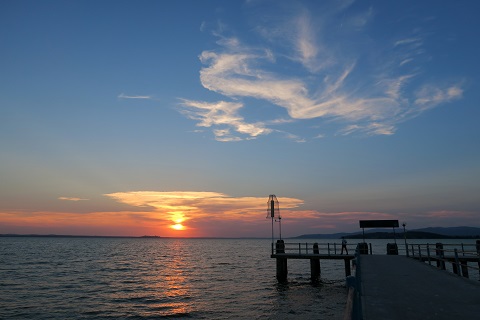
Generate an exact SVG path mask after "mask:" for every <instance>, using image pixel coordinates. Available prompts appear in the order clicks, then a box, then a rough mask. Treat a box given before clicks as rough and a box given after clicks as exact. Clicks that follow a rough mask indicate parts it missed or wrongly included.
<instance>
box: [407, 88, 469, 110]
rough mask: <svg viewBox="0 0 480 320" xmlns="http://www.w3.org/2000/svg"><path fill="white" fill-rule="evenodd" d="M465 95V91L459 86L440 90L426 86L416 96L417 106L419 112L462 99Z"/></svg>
mask: <svg viewBox="0 0 480 320" xmlns="http://www.w3.org/2000/svg"><path fill="white" fill-rule="evenodd" d="M462 95H463V89H462V88H460V87H459V86H458V85H453V86H450V87H448V88H438V87H434V86H430V85H429V86H424V87H422V88H421V89H420V90H419V91H418V92H417V94H416V99H415V105H417V106H418V107H419V110H421V111H423V110H426V109H430V108H433V107H435V106H437V105H439V104H440V103H444V102H449V101H452V100H455V99H460V98H461V97H462Z"/></svg>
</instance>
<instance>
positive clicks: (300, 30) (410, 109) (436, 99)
mask: <svg viewBox="0 0 480 320" xmlns="http://www.w3.org/2000/svg"><path fill="white" fill-rule="evenodd" d="M350 4H351V1H347V2H343V3H338V4H337V5H336V7H335V8H329V9H330V10H324V11H322V12H321V13H319V12H315V15H316V19H315V21H313V19H312V17H311V16H310V13H309V12H308V11H307V10H297V11H296V12H294V13H292V15H291V16H289V17H288V18H283V20H282V23H279V24H275V26H272V25H268V23H265V25H255V26H254V27H253V28H251V30H255V31H254V32H255V34H254V35H255V36H257V37H258V38H259V39H261V43H262V44H264V46H259V45H258V43H257V44H256V45H255V46H251V45H248V44H245V43H243V42H242V41H241V40H240V39H239V38H238V37H235V36H226V35H224V33H223V29H224V28H219V30H215V32H214V35H215V36H217V37H218V39H219V40H218V41H217V44H218V48H217V49H214V50H206V51H203V52H202V53H201V54H200V57H199V58H200V61H201V62H202V63H203V65H204V67H203V68H202V69H201V70H200V81H201V84H202V86H203V87H204V88H206V89H208V90H210V91H213V92H215V93H217V94H219V95H221V96H223V99H222V100H219V101H215V102H208V101H198V100H191V99H183V100H182V103H181V108H182V112H184V114H185V115H186V116H188V117H189V118H191V119H193V120H196V121H198V122H197V126H199V127H205V128H211V129H212V131H213V133H214V134H215V138H216V139H217V140H218V141H238V140H244V139H254V138H256V137H258V136H260V135H265V134H270V133H272V132H283V133H286V132H285V131H283V130H280V129H278V128H277V129H274V127H275V128H276V127H278V126H279V125H280V124H282V123H286V122H292V121H302V120H306V119H319V120H327V121H330V122H332V121H333V122H335V123H338V129H337V131H336V132H334V133H333V134H352V133H363V134H368V135H391V134H393V133H394V132H395V130H396V126H397V124H398V123H400V122H402V121H406V120H408V119H411V118H413V117H416V116H418V115H419V114H420V113H422V112H424V111H425V110H428V109H431V108H433V107H436V106H438V105H439V104H441V103H444V102H449V101H452V100H454V99H458V98H460V97H461V96H462V93H463V90H462V88H461V85H460V84H459V83H449V84H443V85H439V84H436V83H422V82H421V81H419V78H421V75H422V70H421V65H422V64H423V63H424V62H425V60H426V59H425V56H426V49H425V46H424V41H425V38H426V37H427V36H428V35H427V33H422V32H421V31H419V30H416V31H414V32H413V33H412V34H405V35H401V36H399V35H392V38H391V39H387V40H385V39H382V40H381V41H380V40H376V39H375V38H374V37H372V36H371V35H370V33H369V31H371V30H370V28H369V24H370V23H371V22H372V21H373V19H374V18H375V14H374V10H373V9H372V8H369V9H368V10H366V11H365V12H355V13H352V12H350V11H348V9H349V6H350ZM340 16H342V19H341V22H339V21H340V20H339V19H338V17H340ZM276 21H277V22H278V20H276ZM339 23H341V24H340V25H339ZM339 28H341V32H340V31H338V32H336V33H334V34H335V37H333V36H332V30H337V29H339ZM327 30H329V32H328V33H327ZM358 39H361V40H362V41H359V40H358ZM362 43H367V44H368V45H365V44H362ZM225 98H227V99H225ZM247 99H248V101H249V102H246V100H247ZM252 101H253V102H252ZM261 104H268V105H272V106H275V107H279V108H281V109H283V110H285V111H286V115H287V116H285V115H284V114H282V116H279V117H277V118H268V117H267V118H266V119H260V118H259V119H258V120H255V121H252V120H249V121H247V120H246V115H247V114H248V111H247V109H248V108H252V107H255V106H258V105H261ZM242 114H244V115H242ZM286 136H287V137H291V138H294V139H295V140H297V141H305V140H304V139H303V138H299V136H298V135H297V134H296V133H286ZM315 136H324V133H322V132H317V133H316V135H315Z"/></svg>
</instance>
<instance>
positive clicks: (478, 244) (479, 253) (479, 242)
mask: <svg viewBox="0 0 480 320" xmlns="http://www.w3.org/2000/svg"><path fill="white" fill-rule="evenodd" d="M475 247H476V249H477V257H478V261H477V264H478V280H479V281H480V240H477V241H476V243H475Z"/></svg>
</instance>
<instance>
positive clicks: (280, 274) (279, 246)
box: [275, 240, 288, 282]
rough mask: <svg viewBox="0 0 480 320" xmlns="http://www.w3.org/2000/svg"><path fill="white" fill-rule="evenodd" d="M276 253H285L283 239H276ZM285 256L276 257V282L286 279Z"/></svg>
mask: <svg viewBox="0 0 480 320" xmlns="http://www.w3.org/2000/svg"><path fill="white" fill-rule="evenodd" d="M275 249H276V253H277V254H279V253H285V242H283V240H277V243H276V247H275ZM287 274H288V270H287V258H277V280H278V282H286V281H287Z"/></svg>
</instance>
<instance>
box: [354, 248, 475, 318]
mask: <svg viewBox="0 0 480 320" xmlns="http://www.w3.org/2000/svg"><path fill="white" fill-rule="evenodd" d="M357 277H358V281H359V283H357V285H360V288H359V289H360V304H361V310H362V314H363V319H365V320H377V319H378V320H380V319H382V320H384V319H390V320H397V319H399V320H400V319H402V320H403V319H435V320H443V319H445V320H447V319H448V320H450V319H478V317H479V315H480V283H479V282H478V281H473V280H468V279H465V278H463V277H459V276H457V275H454V274H451V273H448V272H446V271H442V270H439V269H437V268H435V267H433V266H429V265H427V264H426V263H421V262H419V261H416V260H413V259H409V258H407V257H405V256H396V255H362V256H361V257H360V261H359V268H358V269H357Z"/></svg>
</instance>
